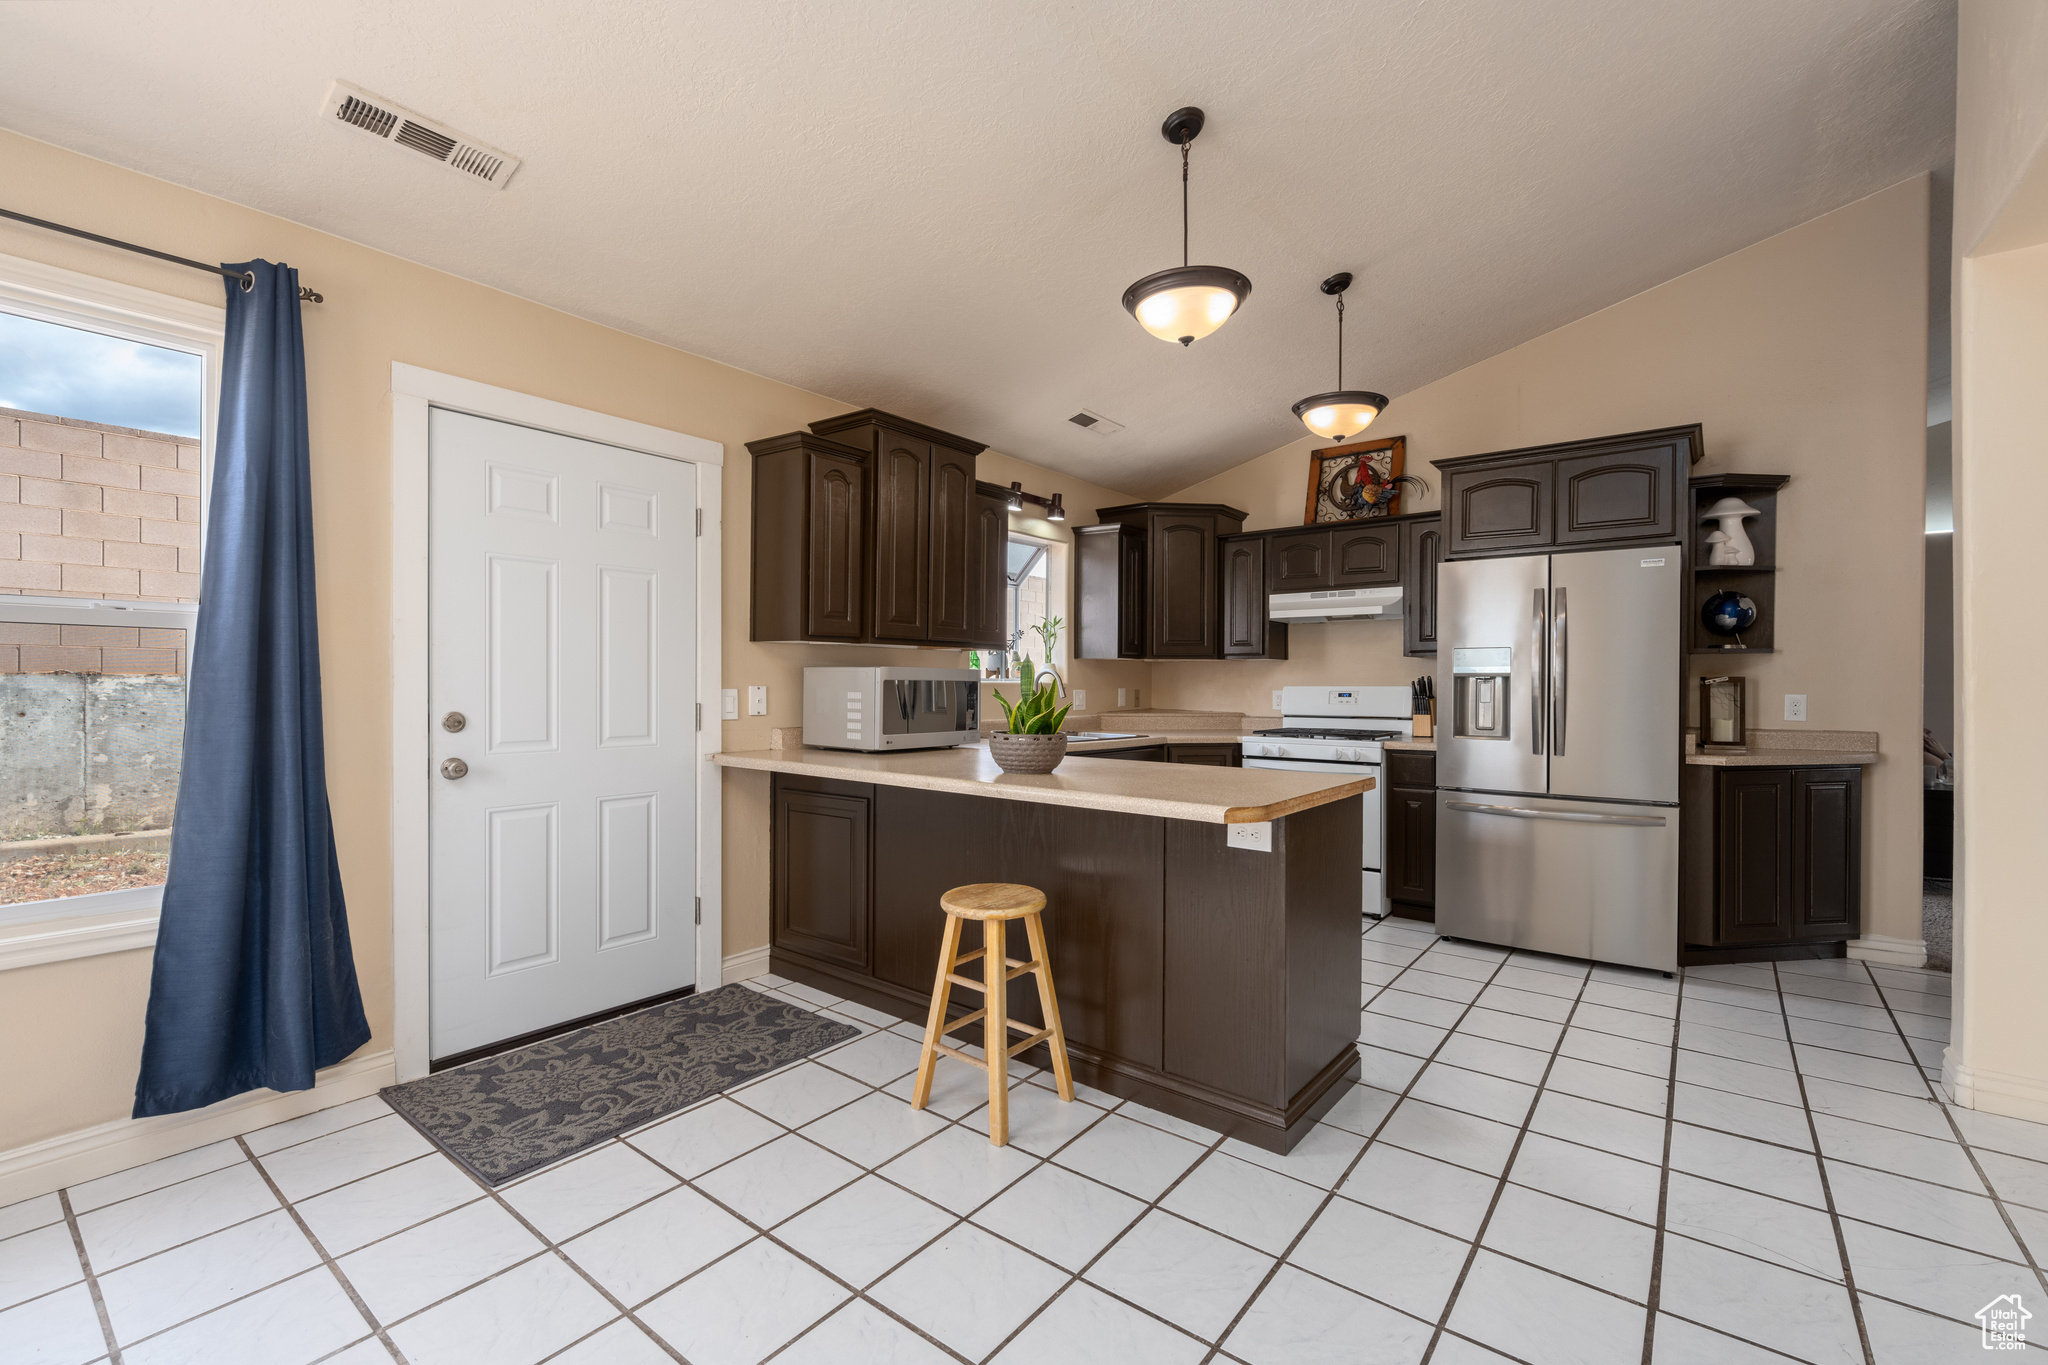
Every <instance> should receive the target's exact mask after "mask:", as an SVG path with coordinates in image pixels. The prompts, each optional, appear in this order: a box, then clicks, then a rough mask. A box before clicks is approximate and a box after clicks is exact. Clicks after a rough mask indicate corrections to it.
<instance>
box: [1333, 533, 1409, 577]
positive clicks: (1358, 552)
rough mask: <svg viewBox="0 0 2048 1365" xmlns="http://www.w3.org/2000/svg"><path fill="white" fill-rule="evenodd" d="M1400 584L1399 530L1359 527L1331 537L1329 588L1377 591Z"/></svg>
mask: <svg viewBox="0 0 2048 1365" xmlns="http://www.w3.org/2000/svg"><path fill="white" fill-rule="evenodd" d="M1400 581H1401V526H1400V523H1399V522H1395V523H1393V524H1391V525H1383V526H1360V527H1356V528H1354V529H1352V530H1349V531H1345V530H1336V531H1332V532H1331V533H1330V586H1331V587H1333V588H1379V587H1387V586H1389V585H1391V584H1394V583H1399V582H1400Z"/></svg>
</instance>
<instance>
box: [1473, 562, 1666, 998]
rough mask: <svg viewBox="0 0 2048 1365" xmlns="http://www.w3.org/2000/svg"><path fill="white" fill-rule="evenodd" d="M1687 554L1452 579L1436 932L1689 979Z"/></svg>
mask: <svg viewBox="0 0 2048 1365" xmlns="http://www.w3.org/2000/svg"><path fill="white" fill-rule="evenodd" d="M1680 553H1681V552H1680V549H1679V547H1678V546H1676V545H1673V546H1670V547H1653V548H1650V549H1635V550H1597V551H1588V552H1585V553H1581V554H1544V555H1523V556H1516V557H1514V558H1511V559H1468V560H1455V561H1451V562H1448V563H1445V564H1444V565H1443V566H1442V567H1441V568H1440V570H1439V578H1438V580H1437V584H1438V586H1437V592H1438V600H1439V605H1438V612H1439V617H1438V634H1437V641H1438V645H1437V656H1436V659H1437V664H1436V668H1437V675H1436V688H1437V699H1438V700H1437V711H1438V717H1437V736H1438V737H1437V768H1436V772H1437V779H1436V780H1437V795H1436V802H1437V826H1436V828H1437V844H1436V887H1437V890H1436V928H1437V932H1438V933H1440V934H1444V935H1447V936H1450V937H1453V938H1463V939H1471V940H1474V941H1475V942H1480V943H1498V944H1503V945H1507V946H1510V947H1516V948H1528V949H1532V950H1534V951H1537V952H1544V953H1556V954H1559V955H1561V956H1565V957H1577V958H1590V959H1592V960H1594V961H1596V962H1612V963H1619V964H1623V965H1627V966H1634V967H1648V968H1653V969H1656V970H1659V971H1666V972H1669V971H1675V970H1676V969H1677V966H1678V767H1679V752H1680V747H1681V744H1682V743H1683V731H1682V727H1681V724H1680V711H1679V707H1680V698H1681V690H1680V678H1681V676H1682V669H1683V664H1684V659H1683V655H1682V653H1681V649H1682V645H1681V640H1680V625H1681V623H1682V621H1683V620H1684V615H1683V609H1682V600H1681V583H1682V577H1681V568H1680V563H1679V556H1680Z"/></svg>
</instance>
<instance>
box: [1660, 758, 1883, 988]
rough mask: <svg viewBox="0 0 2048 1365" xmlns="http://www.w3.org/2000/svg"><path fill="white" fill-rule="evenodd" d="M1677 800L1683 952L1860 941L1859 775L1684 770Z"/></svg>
mask: <svg viewBox="0 0 2048 1365" xmlns="http://www.w3.org/2000/svg"><path fill="white" fill-rule="evenodd" d="M1680 797H1681V802H1682V806H1683V811H1682V818H1683V820H1684V822H1685V830H1684V851H1683V855H1682V859H1683V861H1682V867H1681V873H1680V897H1681V899H1682V901H1683V904H1682V906H1681V923H1683V924H1684V926H1685V937H1686V943H1685V946H1686V947H1687V948H1689V949H1715V948H1762V947H1775V946H1780V945H1789V946H1805V945H1811V944H1816V943H1828V942H1839V941H1843V940H1847V939H1851V938H1854V937H1856V936H1857V935H1858V934H1859V933H1861V932H1862V855H1863V770H1862V769H1861V768H1854V767H1842V768H1740V767H1727V768H1721V767H1707V766H1704V765H1698V764H1688V765H1686V767H1685V769H1684V777H1683V779H1682V782H1681V787H1680Z"/></svg>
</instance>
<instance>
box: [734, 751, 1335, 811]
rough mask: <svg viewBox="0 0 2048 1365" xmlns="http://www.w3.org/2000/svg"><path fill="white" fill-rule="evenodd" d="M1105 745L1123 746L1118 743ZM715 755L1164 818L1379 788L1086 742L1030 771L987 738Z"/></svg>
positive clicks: (739, 764) (770, 768) (1316, 800)
mask: <svg viewBox="0 0 2048 1365" xmlns="http://www.w3.org/2000/svg"><path fill="white" fill-rule="evenodd" d="M1195 733H1202V732H1182V733H1180V734H1176V735H1174V736H1172V738H1171V739H1167V738H1165V737H1153V736H1146V737H1145V738H1144V739H1142V740H1133V741H1127V742H1125V743H1124V745H1123V747H1128V746H1129V745H1130V744H1160V743H1182V744H1190V743H1202V742H1204V741H1203V740H1200V739H1195V738H1193V735H1194V734H1195ZM1224 738H1229V739H1235V738H1236V736H1235V735H1231V736H1227V737H1219V738H1217V739H1215V740H1210V741H1208V742H1212V743H1222V742H1223V741H1224ZM1104 747H1108V748H1115V747H1119V745H1118V744H1117V743H1116V742H1112V743H1110V744H1108V745H1105V746H1104ZM717 762H718V764H719V765H720V766H721V767H726V768H744V769H752V770H755V771H759V772H771V773H796V774H799V775H801V776H804V777H822V778H829V779H831V780H834V781H838V782H873V783H879V784H881V785H883V786H892V787H917V788H921V789H923V790H925V791H941V792H954V793H957V794H959V795H963V796H990V797H996V798H998V799H1002V800H1009V801H1036V802H1039V803H1041V804H1044V805H1053V806H1079V807H1082V808H1083V809H1088V810H1106V811H1121V812H1124V813H1126V814H1130V815H1154V816H1159V817H1161V818H1163V819H1167V820H1198V821H1201V822H1203V823H1205V824H1212V825H1237V824H1258V823H1261V822H1263V821H1267V820H1278V819H1280V818H1281V817H1282V816H1287V815H1292V814H1294V813H1295V812H1296V811H1302V810H1309V809H1312V808H1313V807H1316V806H1321V805H1326V804H1327V803H1329V802H1331V801H1341V800H1343V799H1344V798H1345V797H1347V796H1357V795H1358V794H1359V793H1360V792H1364V791H1368V790H1370V789H1371V788H1372V786H1373V780H1372V779H1371V778H1369V777H1360V778H1346V779H1344V780H1342V781H1332V780H1331V778H1330V777H1328V776H1326V775H1323V774H1320V773H1296V772H1276V771H1272V770H1269V769H1263V768H1210V767H1203V766H1197V765H1193V764H1179V763H1132V762H1129V761H1127V760H1124V759H1091V758H1088V757H1086V756H1085V754H1084V753H1083V752H1082V751H1081V750H1080V749H1072V750H1070V751H1069V753H1068V756H1067V759H1066V761H1065V762H1064V763H1062V764H1060V766H1059V767H1058V768H1057V769H1056V770H1054V771H1053V772H1050V773H1046V774H1044V775H1042V776H1024V775H1020V774H1014V773H1006V772H1004V771H1003V770H1002V769H1001V768H998V767H997V766H996V763H995V760H994V759H992V758H990V757H989V754H988V746H987V745H985V744H971V745H963V746H961V747H960V748H957V749H917V750H912V751H909V752H905V753H893V754H857V753H849V752H846V751H844V750H838V749H803V748H784V749H752V750H746V751H743V752H740V753H726V754H719V755H717Z"/></svg>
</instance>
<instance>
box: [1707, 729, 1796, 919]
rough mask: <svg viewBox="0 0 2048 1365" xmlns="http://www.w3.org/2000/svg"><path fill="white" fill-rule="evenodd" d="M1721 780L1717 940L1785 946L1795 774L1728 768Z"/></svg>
mask: <svg viewBox="0 0 2048 1365" xmlns="http://www.w3.org/2000/svg"><path fill="white" fill-rule="evenodd" d="M1718 776H1719V779H1720V780H1719V782H1718V784H1717V788H1716V793H1715V804H1716V810H1715V831H1714V832H1715V841H1716V843H1717V844H1718V848H1717V850H1716V854H1717V862H1718V866H1717V868H1716V876H1715V879H1714V880H1715V883H1716V885H1715V901H1716V906H1715V909H1716V915H1715V919H1716V927H1717V928H1718V930H1719V932H1718V934H1717V940H1718V941H1719V942H1721V943H1728V944H1739V943H1782V942H1785V941H1786V940H1788V939H1790V938H1791V937H1792V904H1791V901H1792V849H1791V834H1792V775H1791V773H1790V772H1789V771H1788V770H1785V769H1780V768H1725V769H1723V770H1722V771H1721V772H1720V773H1719V774H1718Z"/></svg>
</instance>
